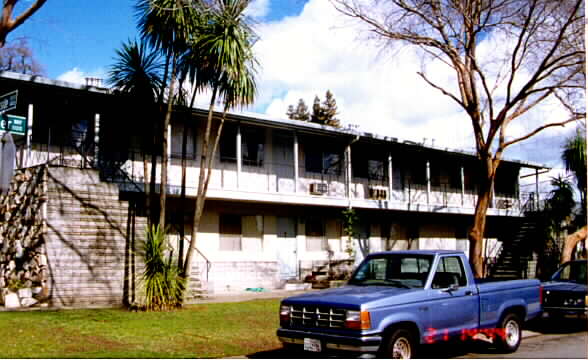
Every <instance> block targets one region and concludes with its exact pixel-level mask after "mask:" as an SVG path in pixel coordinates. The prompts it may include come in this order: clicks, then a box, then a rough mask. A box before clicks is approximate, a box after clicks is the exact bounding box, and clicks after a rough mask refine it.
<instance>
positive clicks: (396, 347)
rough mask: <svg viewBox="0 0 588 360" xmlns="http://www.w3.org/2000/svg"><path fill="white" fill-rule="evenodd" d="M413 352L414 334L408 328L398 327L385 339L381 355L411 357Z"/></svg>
mask: <svg viewBox="0 0 588 360" xmlns="http://www.w3.org/2000/svg"><path fill="white" fill-rule="evenodd" d="M415 354H416V341H415V338H414V335H413V334H412V332H410V331H409V330H406V329H403V328H400V329H395V330H393V331H392V332H391V333H390V336H389V337H388V339H387V341H386V347H385V351H384V353H383V354H381V355H382V356H383V357H385V358H390V359H412V358H414V357H415Z"/></svg>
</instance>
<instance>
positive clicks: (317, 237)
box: [306, 218, 328, 251]
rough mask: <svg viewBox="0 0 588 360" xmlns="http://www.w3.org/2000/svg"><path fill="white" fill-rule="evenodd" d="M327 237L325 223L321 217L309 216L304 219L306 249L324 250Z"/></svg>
mask: <svg viewBox="0 0 588 360" xmlns="http://www.w3.org/2000/svg"><path fill="white" fill-rule="evenodd" d="M327 248H328V246H327V238H326V236H325V223H324V222H323V220H322V219H317V218H309V219H307V220H306V251H326V250H327Z"/></svg>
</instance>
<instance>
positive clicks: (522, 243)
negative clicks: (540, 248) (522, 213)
mask: <svg viewBox="0 0 588 360" xmlns="http://www.w3.org/2000/svg"><path fill="white" fill-rule="evenodd" d="M537 232H538V231H537V219H536V217H535V216H533V215H529V216H527V217H526V218H525V219H524V221H523V222H522V223H521V225H520V226H519V228H518V230H517V231H516V232H514V233H513V235H512V236H511V237H507V238H505V239H503V240H502V249H501V251H500V253H499V255H498V257H497V259H496V262H495V263H494V264H492V266H491V267H490V269H489V274H488V276H489V277H491V278H496V279H500V280H515V279H526V278H528V277H529V274H528V263H529V261H530V260H531V259H532V256H533V254H532V250H533V249H532V246H531V244H532V243H533V241H534V240H535V239H536V238H537Z"/></svg>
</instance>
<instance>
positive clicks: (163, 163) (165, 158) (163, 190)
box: [159, 57, 176, 231]
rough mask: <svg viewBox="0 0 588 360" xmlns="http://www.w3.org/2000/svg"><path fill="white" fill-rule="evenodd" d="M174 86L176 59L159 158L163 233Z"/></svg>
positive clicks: (160, 215)
mask: <svg viewBox="0 0 588 360" xmlns="http://www.w3.org/2000/svg"><path fill="white" fill-rule="evenodd" d="M175 85H176V59H175V57H174V59H173V60H172V73H171V81H170V85H169V95H168V99H167V111H166V112H165V118H164V120H163V129H161V130H162V135H163V141H162V145H161V148H162V150H163V153H162V157H161V176H160V177H161V186H160V188H159V226H160V227H161V229H163V231H165V204H166V196H167V162H168V159H169V156H168V153H167V144H168V141H169V139H168V132H167V128H168V127H169V124H170V122H171V116H172V111H173V103H174V90H175Z"/></svg>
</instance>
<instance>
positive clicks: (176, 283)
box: [141, 226, 185, 311]
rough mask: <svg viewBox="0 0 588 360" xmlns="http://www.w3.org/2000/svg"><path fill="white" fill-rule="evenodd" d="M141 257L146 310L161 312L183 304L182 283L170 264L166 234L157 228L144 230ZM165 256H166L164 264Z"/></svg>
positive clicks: (173, 266)
mask: <svg viewBox="0 0 588 360" xmlns="http://www.w3.org/2000/svg"><path fill="white" fill-rule="evenodd" d="M146 235H147V239H146V240H145V242H144V244H143V249H142V254H141V255H142V256H143V260H144V261H145V269H144V271H143V274H142V276H141V282H142V287H143V289H144V291H145V294H144V295H145V309H146V310H147V311H163V310H169V309H173V308H175V307H178V306H179V305H180V304H181V302H182V294H183V292H184V288H185V280H184V278H182V277H181V276H180V273H179V269H178V268H177V266H176V265H175V264H176V262H175V261H173V257H172V252H171V251H170V250H171V248H170V246H169V244H168V242H167V238H166V237H165V231H163V230H162V229H161V228H160V227H159V226H157V227H156V226H152V227H151V229H149V228H148V229H147V230H146ZM166 252H168V253H169V255H168V256H167V260H166Z"/></svg>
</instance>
